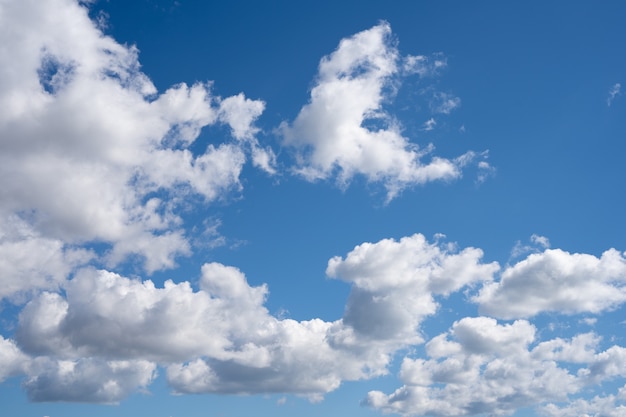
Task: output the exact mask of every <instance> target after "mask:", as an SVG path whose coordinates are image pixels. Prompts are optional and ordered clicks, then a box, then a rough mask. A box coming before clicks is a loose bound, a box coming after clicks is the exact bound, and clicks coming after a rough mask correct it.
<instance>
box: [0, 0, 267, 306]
mask: <svg viewBox="0 0 626 417" xmlns="http://www.w3.org/2000/svg"><path fill="white" fill-rule="evenodd" d="M0 19H1V24H0V43H1V44H2V45H3V46H2V48H1V49H0V59H1V60H2V62H11V65H3V66H2V68H0V106H1V107H2V108H3V109H4V110H3V112H2V114H0V226H1V229H0V250H1V251H2V252H1V253H2V255H3V256H2V258H5V259H13V260H14V262H12V265H11V268H12V269H13V270H12V271H11V272H12V273H10V274H8V275H4V274H3V276H12V277H13V278H11V280H12V281H16V282H17V281H18V280H17V279H16V278H15V277H17V276H25V275H29V274H30V272H31V271H33V270H35V276H41V274H40V273H38V271H36V270H37V268H38V265H39V264H40V263H41V261H42V260H43V259H48V258H50V259H54V262H53V266H52V267H51V268H50V273H49V274H48V276H47V277H40V278H32V279H30V284H31V285H33V286H39V284H41V283H42V282H41V281H42V280H44V281H46V282H43V288H49V287H50V285H52V284H51V283H49V282H48V281H58V280H59V279H60V277H62V276H63V275H66V274H67V272H68V271H71V270H72V269H73V268H74V267H75V266H76V264H80V263H84V261H85V260H86V256H85V254H82V255H80V256H79V254H77V253H74V251H73V250H72V248H71V247H72V245H80V244H84V243H86V242H102V243H105V244H108V245H110V247H111V249H110V251H109V253H108V254H107V255H106V256H105V259H104V261H106V262H107V263H108V264H109V265H110V266H114V265H116V264H118V263H120V262H122V261H123V260H124V259H126V258H127V257H128V256H129V255H133V254H134V255H139V256H140V257H142V258H144V260H145V269H146V270H147V271H148V272H151V271H154V270H157V269H161V268H167V267H172V266H174V264H175V257H176V256H177V255H184V254H188V253H189V252H190V246H189V243H188V242H187V239H186V237H185V232H184V229H183V227H182V225H181V218H180V217H179V215H178V214H177V212H176V210H177V203H176V201H177V199H180V198H179V197H180V196H182V195H184V194H185V193H194V194H198V195H200V196H202V197H203V198H204V200H205V201H207V202H210V201H212V200H215V199H219V198H223V196H224V194H225V192H227V191H228V190H237V189H239V188H240V184H239V174H240V172H241V169H242V166H243V164H244V163H245V161H246V159H247V156H246V155H247V154H248V153H250V154H252V155H253V159H254V163H255V164H257V165H259V166H261V167H262V168H263V169H265V170H267V171H271V170H272V169H273V168H272V164H273V156H272V155H273V154H271V153H270V152H269V151H267V150H264V149H262V148H261V147H260V146H259V145H258V142H257V141H256V139H255V138H254V134H255V133H256V128H255V127H254V125H253V123H254V121H255V120H256V118H257V117H258V116H259V115H260V114H261V113H262V112H263V109H264V103H263V102H261V101H258V100H250V99H247V98H245V97H244V96H243V95H242V94H240V95H237V96H233V97H227V98H225V99H222V98H220V97H216V96H213V95H212V94H211V89H210V84H201V83H198V84H195V85H192V86H188V85H185V84H180V85H176V86H173V87H171V88H170V89H168V90H167V91H165V92H164V93H162V94H159V93H158V92H157V90H156V89H155V87H154V86H153V85H152V83H151V82H150V80H149V79H148V77H147V76H145V75H144V74H143V73H142V72H141V71H140V66H139V62H138V59H137V50H136V48H134V47H132V46H123V45H120V44H119V43H117V42H116V41H115V40H113V39H112V38H110V37H108V36H105V35H104V34H103V33H102V32H101V31H100V30H99V29H98V28H97V27H96V26H95V25H94V23H93V22H92V21H91V20H90V19H89V17H88V14H87V9H86V8H85V7H83V6H81V5H79V4H77V3H76V2H75V1H70V0H50V1H46V2H35V1H22V2H2V4H1V5H0ZM216 123H224V124H227V125H229V126H230V127H231V129H232V136H233V139H234V140H233V141H226V142H224V143H221V144H218V145H205V146H204V150H203V151H202V152H201V153H199V154H194V153H192V152H191V151H190V150H189V149H188V148H189V146H190V145H191V144H192V143H193V142H194V141H196V140H197V139H198V138H199V135H200V132H201V129H202V128H203V127H205V126H208V125H212V124H216ZM181 193H182V194H181ZM14 223H16V224H19V226H11V225H12V224H14ZM68 245H70V246H68ZM26 246H28V248H29V249H31V250H29V251H28V255H27V256H26V257H24V258H20V257H15V256H13V254H14V253H15V251H16V250H19V251H20V252H23V251H24V249H26ZM79 258H80V259H79ZM0 267H1V266H0ZM4 268H6V267H4ZM9 287H11V286H10V285H9ZM22 287H23V288H12V289H11V290H8V289H5V290H4V291H3V294H2V295H8V294H10V293H11V292H13V291H20V290H27V289H28V285H27V284H24V285H22Z"/></svg>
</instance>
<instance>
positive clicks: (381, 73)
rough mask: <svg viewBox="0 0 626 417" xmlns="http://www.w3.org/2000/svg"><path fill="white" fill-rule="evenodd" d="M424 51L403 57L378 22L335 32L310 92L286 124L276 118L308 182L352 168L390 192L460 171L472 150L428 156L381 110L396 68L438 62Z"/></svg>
mask: <svg viewBox="0 0 626 417" xmlns="http://www.w3.org/2000/svg"><path fill="white" fill-rule="evenodd" d="M430 61H432V60H428V59H427V58H425V57H416V56H409V57H406V58H403V57H401V56H400V54H399V52H398V50H397V49H396V47H395V45H394V43H393V41H392V36H391V27H390V26H389V24H387V23H381V24H379V25H377V26H375V27H373V28H371V29H368V30H365V31H363V32H360V33H357V34H356V35H354V36H352V37H349V38H346V39H343V40H342V41H341V42H340V43H339V46H338V47H337V49H336V50H335V51H334V52H333V53H332V54H330V55H328V56H326V57H324V58H323V59H322V60H321V62H320V64H319V70H318V76H317V80H316V84H315V86H314V87H313V89H312V90H311V98H310V101H309V103H308V104H306V105H305V106H304V107H302V109H301V110H300V113H299V114H298V116H297V117H296V119H295V120H294V121H293V122H292V123H289V124H287V123H283V124H282V126H281V131H282V134H283V139H284V144H285V145H287V146H289V147H291V148H293V149H294V150H295V151H296V153H297V161H298V166H297V167H296V171H297V172H298V173H299V174H301V175H302V176H303V177H304V178H306V179H307V180H310V181H314V180H319V179H329V178H335V179H336V181H337V182H338V183H339V184H340V185H341V186H346V185H347V184H348V183H349V182H350V180H351V179H352V178H353V177H354V176H357V175H360V176H364V177H365V178H366V179H367V180H368V181H370V182H380V183H382V184H384V186H385V188H386V190H387V198H388V199H392V198H393V197H394V196H396V195H397V194H398V193H399V192H400V191H402V190H403V189H404V188H406V187H410V186H413V185H417V184H424V183H427V182H431V181H437V180H443V181H449V180H454V179H457V178H459V177H460V176H461V169H462V167H463V166H464V165H465V164H466V163H468V162H469V161H470V160H471V159H473V158H474V157H477V155H476V154H474V153H473V152H468V153H465V154H464V155H461V156H458V157H456V158H453V159H447V158H441V157H437V156H431V157H430V158H429V160H427V161H426V162H425V161H424V159H425V158H426V157H427V156H428V155H430V154H431V153H432V151H433V148H432V146H426V147H424V148H421V149H420V148H419V147H418V145H416V144H415V143H412V142H410V141H409V139H408V138H406V137H404V136H402V128H401V126H400V124H399V122H398V121H397V120H396V119H395V118H394V117H393V116H392V115H391V114H389V113H388V112H386V111H385V109H384V103H385V102H386V101H388V100H390V99H391V98H392V96H393V91H394V89H395V83H396V80H397V79H398V77H399V76H400V75H406V74H409V73H417V74H420V75H424V76H426V75H427V74H428V75H429V74H432V73H434V72H436V71H437V69H438V68H440V67H443V66H445V61H442V60H441V59H435V60H434V62H430ZM436 98H437V103H436V105H435V107H434V111H435V112H438V113H449V112H450V111H451V110H452V109H453V108H455V107H457V106H458V105H459V104H460V99H458V98H457V97H453V96H449V95H447V94H444V93H440V95H438V96H437V97H436Z"/></svg>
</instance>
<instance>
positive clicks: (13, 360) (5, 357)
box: [0, 336, 28, 382]
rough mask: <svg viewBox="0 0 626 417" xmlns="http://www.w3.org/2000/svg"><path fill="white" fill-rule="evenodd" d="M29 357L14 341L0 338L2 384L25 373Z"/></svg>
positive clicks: (0, 377) (0, 374) (0, 375)
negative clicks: (9, 378)
mask: <svg viewBox="0 0 626 417" xmlns="http://www.w3.org/2000/svg"><path fill="white" fill-rule="evenodd" d="M27 363H28V357H27V356H26V355H25V354H24V353H22V351H21V350H20V349H19V348H18V347H17V346H16V344H15V342H14V341H12V340H7V339H5V338H3V337H2V336H0V382H2V381H4V380H5V379H6V378H8V377H11V376H15V375H20V374H22V373H23V372H24V369H25V365H26V364H27Z"/></svg>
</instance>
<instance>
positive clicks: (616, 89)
mask: <svg viewBox="0 0 626 417" xmlns="http://www.w3.org/2000/svg"><path fill="white" fill-rule="evenodd" d="M621 89H622V85H621V84H620V83H615V84H613V87H611V89H610V90H609V97H608V98H607V99H606V104H607V106H609V107H611V104H613V100H615V98H616V97H617V96H620V95H621V94H622V93H621Z"/></svg>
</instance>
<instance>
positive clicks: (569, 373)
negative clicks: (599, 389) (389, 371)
mask: <svg viewBox="0 0 626 417" xmlns="http://www.w3.org/2000/svg"><path fill="white" fill-rule="evenodd" d="M536 337H537V331H536V328H535V326H533V325H532V324H531V323H529V322H528V321H526V320H518V321H514V322H513V323H510V324H499V323H497V321H496V320H495V319H492V318H488V317H468V318H464V319H462V320H459V321H457V322H455V323H454V324H453V326H452V328H451V329H450V331H449V332H447V333H444V334H441V335H439V336H437V337H435V338H433V339H432V340H431V341H430V342H428V343H427V344H426V354H427V358H426V359H424V358H415V359H411V358H405V359H404V361H403V362H402V366H401V370H400V379H401V380H402V381H403V382H404V385H403V386H402V387H400V388H399V389H397V390H396V391H395V392H393V393H391V394H389V395H387V394H384V393H382V392H380V391H372V392H370V393H369V394H368V396H367V399H366V404H367V405H369V406H371V407H373V408H376V409H379V410H381V411H383V412H392V413H397V414H401V415H415V416H418V415H427V416H469V415H493V416H498V415H509V414H512V413H513V412H514V411H516V410H517V409H519V408H523V407H528V406H535V405H539V404H546V403H548V402H561V401H566V400H568V399H569V395H573V394H578V393H580V392H581V391H582V390H583V389H585V388H586V387H588V386H591V385H594V384H599V383H601V382H603V381H607V380H610V379H612V378H615V377H618V376H619V377H621V378H623V377H624V376H626V361H625V359H626V358H625V357H624V355H625V354H626V349H624V348H622V347H619V346H612V347H610V348H609V349H607V350H605V351H600V352H598V351H596V349H597V345H598V342H599V338H598V337H597V336H595V335H593V334H581V335H578V336H576V337H574V338H572V339H569V340H564V339H552V340H549V341H546V342H540V343H533V342H535V340H536ZM613 400H614V399H613V398H612V397H611V398H609V399H608V401H613ZM583 403H584V401H583ZM583 403H581V404H583ZM573 404H574V405H573V406H572V407H574V408H575V409H576V410H577V411H582V410H583V409H584V408H583V407H582V406H581V404H579V405H576V404H577V403H576V402H573ZM584 404H587V403H584ZM574 408H572V409H574ZM568 410H570V409H569V408H565V409H559V408H558V407H557V406H555V405H554V404H552V405H546V406H545V411H546V412H547V413H548V414H549V415H553V416H566V415H570V414H568ZM571 415H573V414H571ZM576 415H582V414H576ZM592 415H594V414H592ZM615 415H619V414H615Z"/></svg>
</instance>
